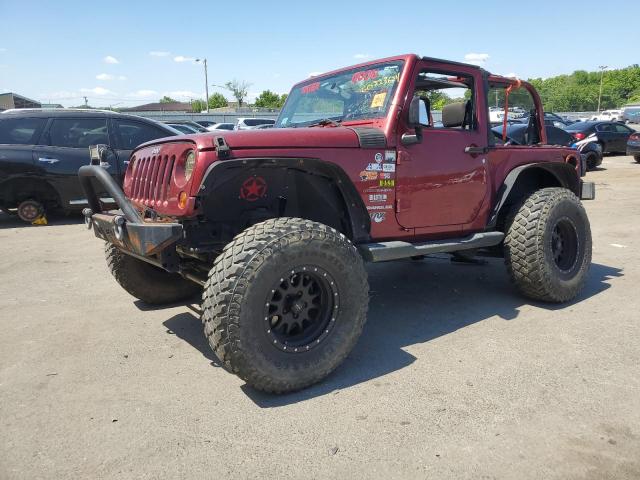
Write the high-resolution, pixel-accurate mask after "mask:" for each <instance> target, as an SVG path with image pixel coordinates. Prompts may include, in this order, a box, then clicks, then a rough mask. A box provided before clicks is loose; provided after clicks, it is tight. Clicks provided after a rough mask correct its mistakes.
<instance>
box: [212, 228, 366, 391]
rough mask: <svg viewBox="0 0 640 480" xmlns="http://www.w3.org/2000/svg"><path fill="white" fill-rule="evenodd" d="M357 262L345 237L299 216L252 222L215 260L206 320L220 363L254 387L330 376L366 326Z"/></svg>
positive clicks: (284, 387)
mask: <svg viewBox="0 0 640 480" xmlns="http://www.w3.org/2000/svg"><path fill="white" fill-rule="evenodd" d="M368 290H369V288H368V283H367V275H366V271H365V269H364V264H363V261H362V258H361V257H360V255H359V253H358V251H357V250H356V248H355V247H354V245H353V244H352V243H351V242H350V241H349V240H348V239H347V238H346V237H345V236H344V235H342V234H341V233H339V232H337V231H336V230H334V229H332V228H330V227H328V226H326V225H322V224H320V223H316V222H312V221H309V220H304V219H300V218H278V219H272V220H267V221H265V222H262V223H258V224H256V225H254V226H252V227H250V228H248V229H247V230H245V231H244V232H243V233H241V234H239V235H238V236H237V237H236V238H235V239H234V240H233V241H232V242H231V243H229V244H228V245H227V246H226V247H225V249H224V251H223V252H222V254H220V256H219V257H218V258H217V259H216V261H215V263H214V266H213V268H212V269H211V272H210V274H209V280H208V281H207V283H206V285H205V290H204V294H203V305H202V311H203V313H202V322H203V324H204V331H205V335H206V336H207V339H208V340H209V344H210V346H211V348H212V349H213V351H214V352H215V353H216V355H217V356H218V358H219V359H220V360H221V362H222V363H223V364H224V365H225V367H226V368H227V369H228V370H230V371H231V372H233V373H235V374H237V375H238V376H239V377H240V378H242V379H243V380H245V381H246V382H247V383H248V384H249V385H251V386H253V387H254V388H256V389H258V390H262V391H266V392H271V393H284V392H290V391H294V390H299V389H301V388H305V387H307V386H309V385H312V384H314V383H316V382H318V381H320V380H322V379H324V378H325V377H326V376H327V375H329V374H330V373H331V372H332V371H333V370H334V369H335V368H336V367H337V366H338V365H340V363H342V361H343V360H344V359H345V358H346V356H347V355H348V354H349V352H350V351H351V349H352V348H353V346H354V345H355V344H356V341H357V340H358V338H359V336H360V333H361V332H362V328H363V326H364V323H365V321H366V314H367V308H368V300H369V298H368Z"/></svg>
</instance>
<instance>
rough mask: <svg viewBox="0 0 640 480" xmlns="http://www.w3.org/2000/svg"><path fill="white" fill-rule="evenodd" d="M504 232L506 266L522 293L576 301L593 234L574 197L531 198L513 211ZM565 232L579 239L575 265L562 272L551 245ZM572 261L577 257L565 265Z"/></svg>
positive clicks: (549, 193) (549, 192)
mask: <svg viewBox="0 0 640 480" xmlns="http://www.w3.org/2000/svg"><path fill="white" fill-rule="evenodd" d="M506 227H507V228H506V236H505V239H504V258H505V264H506V266H507V271H508V272H509V276H510V277H511V280H512V281H513V282H514V283H515V285H516V287H517V288H518V289H519V290H520V292H521V293H523V294H524V295H525V296H527V297H530V298H532V299H535V300H542V301H547V302H566V301H568V300H571V299H572V298H574V297H575V296H576V295H578V293H579V292H580V290H581V289H582V287H583V286H584V283H585V281H586V279H587V274H588V271H589V266H590V264H591V228H590V225H589V219H588V218H587V214H586V212H585V210H584V207H583V206H582V204H581V203H580V200H578V198H577V197H576V196H575V195H574V194H573V192H571V191H570V190H568V189H565V188H543V189H541V190H538V191H536V192H534V193H532V194H531V195H530V196H529V197H527V198H525V199H524V200H523V201H522V202H521V203H519V204H518V205H516V206H515V207H514V208H513V209H512V211H511V214H510V216H509V218H508V219H507V222H506ZM561 227H562V228H566V229H568V230H571V231H573V232H574V233H575V243H574V245H575V251H576V253H575V259H574V260H569V262H570V266H569V265H567V266H566V267H565V268H564V269H563V268H560V267H561V266H560V265H559V264H558V263H557V261H556V259H555V257H554V248H556V247H554V245H552V243H553V241H556V240H557V239H556V240H554V232H557V230H556V229H557V228H561ZM568 237H569V239H571V238H573V235H569V236H568ZM570 243H571V242H567V244H570ZM556 245H557V243H556ZM561 258H562V257H561ZM568 258H573V256H569V255H568V256H567V257H565V259H564V260H563V261H566V260H567V259H568Z"/></svg>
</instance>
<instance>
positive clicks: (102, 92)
mask: <svg viewBox="0 0 640 480" xmlns="http://www.w3.org/2000/svg"><path fill="white" fill-rule="evenodd" d="M80 91H81V92H82V93H93V94H94V95H99V96H101V97H102V96H105V95H115V92H112V91H111V90H108V89H106V88H103V87H95V88H81V89H80Z"/></svg>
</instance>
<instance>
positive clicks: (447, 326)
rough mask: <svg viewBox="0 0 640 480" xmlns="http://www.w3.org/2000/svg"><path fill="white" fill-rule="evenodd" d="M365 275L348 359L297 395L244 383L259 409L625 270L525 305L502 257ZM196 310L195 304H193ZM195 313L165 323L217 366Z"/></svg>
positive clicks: (363, 374)
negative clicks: (365, 291)
mask: <svg viewBox="0 0 640 480" xmlns="http://www.w3.org/2000/svg"><path fill="white" fill-rule="evenodd" d="M367 270H368V272H369V284H370V302H369V314H368V317H367V324H366V325H365V328H364V332H363V334H362V337H361V338H360V340H359V342H358V344H357V345H356V347H355V348H354V350H353V351H352V352H351V354H350V355H349V357H348V358H347V360H346V361H345V362H344V363H343V364H342V365H341V366H339V367H338V369H337V370H336V371H335V372H334V373H333V374H332V375H330V376H329V377H328V378H327V379H325V380H324V381H323V382H321V383H319V384H317V385H315V386H312V387H310V388H308V389H305V390H302V391H300V392H295V393H291V394H287V395H270V394H265V393H262V392H259V391H257V390H255V389H253V388H251V387H250V386H248V385H244V386H242V387H241V388H242V389H243V391H244V392H245V393H246V395H247V396H248V397H249V398H251V399H252V400H253V401H254V402H255V403H256V404H257V405H258V406H260V407H262V408H273V407H280V406H284V405H289V404H292V403H297V402H301V401H304V400H308V399H310V398H314V397H318V396H322V395H327V394H329V393H331V392H335V391H337V390H341V389H344V388H348V387H351V386H354V385H357V384H359V383H362V382H366V381H369V380H372V379H375V378H378V377H382V376H384V375H386V374H388V373H391V372H394V371H396V370H400V369H402V368H404V367H406V366H408V365H410V364H411V363H413V362H414V361H415V357H414V356H413V355H411V354H410V353H407V352H406V351H404V350H403V348H405V347H407V346H410V345H414V344H419V343H425V342H429V341H430V340H433V339H435V338H438V337H440V336H442V335H447V334H449V333H452V332H455V331H456V330H459V329H461V328H464V327H467V326H469V325H472V324H474V323H477V322H481V321H483V320H486V319H488V318H491V317H494V316H498V317H499V318H502V319H504V320H514V319H516V318H517V317H518V315H519V308H520V307H521V306H522V305H525V304H533V305H535V306H537V307H539V308H544V309H547V310H561V309H563V308H567V307H570V306H571V305H573V304H575V303H578V302H581V301H583V300H585V299H587V298H590V297H593V296H595V295H598V294H599V293H601V292H603V291H604V290H606V289H608V288H610V285H609V284H608V283H607V281H608V280H610V279H612V278H615V277H621V276H623V272H622V269H619V268H616V267H610V266H606V265H600V264H592V266H591V270H590V273H589V277H588V280H587V283H586V285H585V288H584V289H583V291H582V292H581V294H580V295H579V297H578V298H577V299H576V300H574V301H573V302H569V303H566V304H562V305H555V304H546V303H541V302H529V301H527V299H525V298H523V297H522V296H520V295H519V294H518V293H517V292H516V291H515V289H514V287H513V286H512V285H511V284H510V283H509V281H508V278H507V275H506V273H505V271H504V266H503V265H502V261H498V260H490V261H489V262H488V264H487V265H484V266H478V265H459V264H452V263H451V262H450V261H449V259H448V257H447V258H444V257H438V258H428V259H426V260H423V261H418V262H415V261H408V260H407V261H399V262H390V263H386V264H373V265H369V266H368V268H367ZM194 311H195V309H194ZM198 316H199V315H198V313H197V311H196V314H195V315H194V314H191V313H188V312H187V313H181V314H179V315H176V316H174V317H172V318H170V319H169V320H167V321H165V322H164V325H165V326H166V327H167V329H168V331H170V333H174V334H176V335H177V336H178V337H179V338H182V339H183V340H185V341H186V342H188V343H189V344H191V345H192V346H193V347H194V348H196V349H197V350H199V351H200V352H202V354H203V355H204V356H205V357H206V358H207V359H208V360H210V361H211V363H212V365H215V366H220V362H219V360H218V359H217V358H216V357H215V355H214V354H213V353H212V352H211V349H210V348H209V345H208V342H207V341H206V339H205V338H204V334H203V332H202V325H201V324H200V320H199V318H198Z"/></svg>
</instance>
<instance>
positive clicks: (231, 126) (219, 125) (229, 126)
mask: <svg viewBox="0 0 640 480" xmlns="http://www.w3.org/2000/svg"><path fill="white" fill-rule="evenodd" d="M234 127H235V124H234V123H214V124H213V125H210V126H209V127H207V130H209V131H210V132H213V131H214V130H233V129H234Z"/></svg>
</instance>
